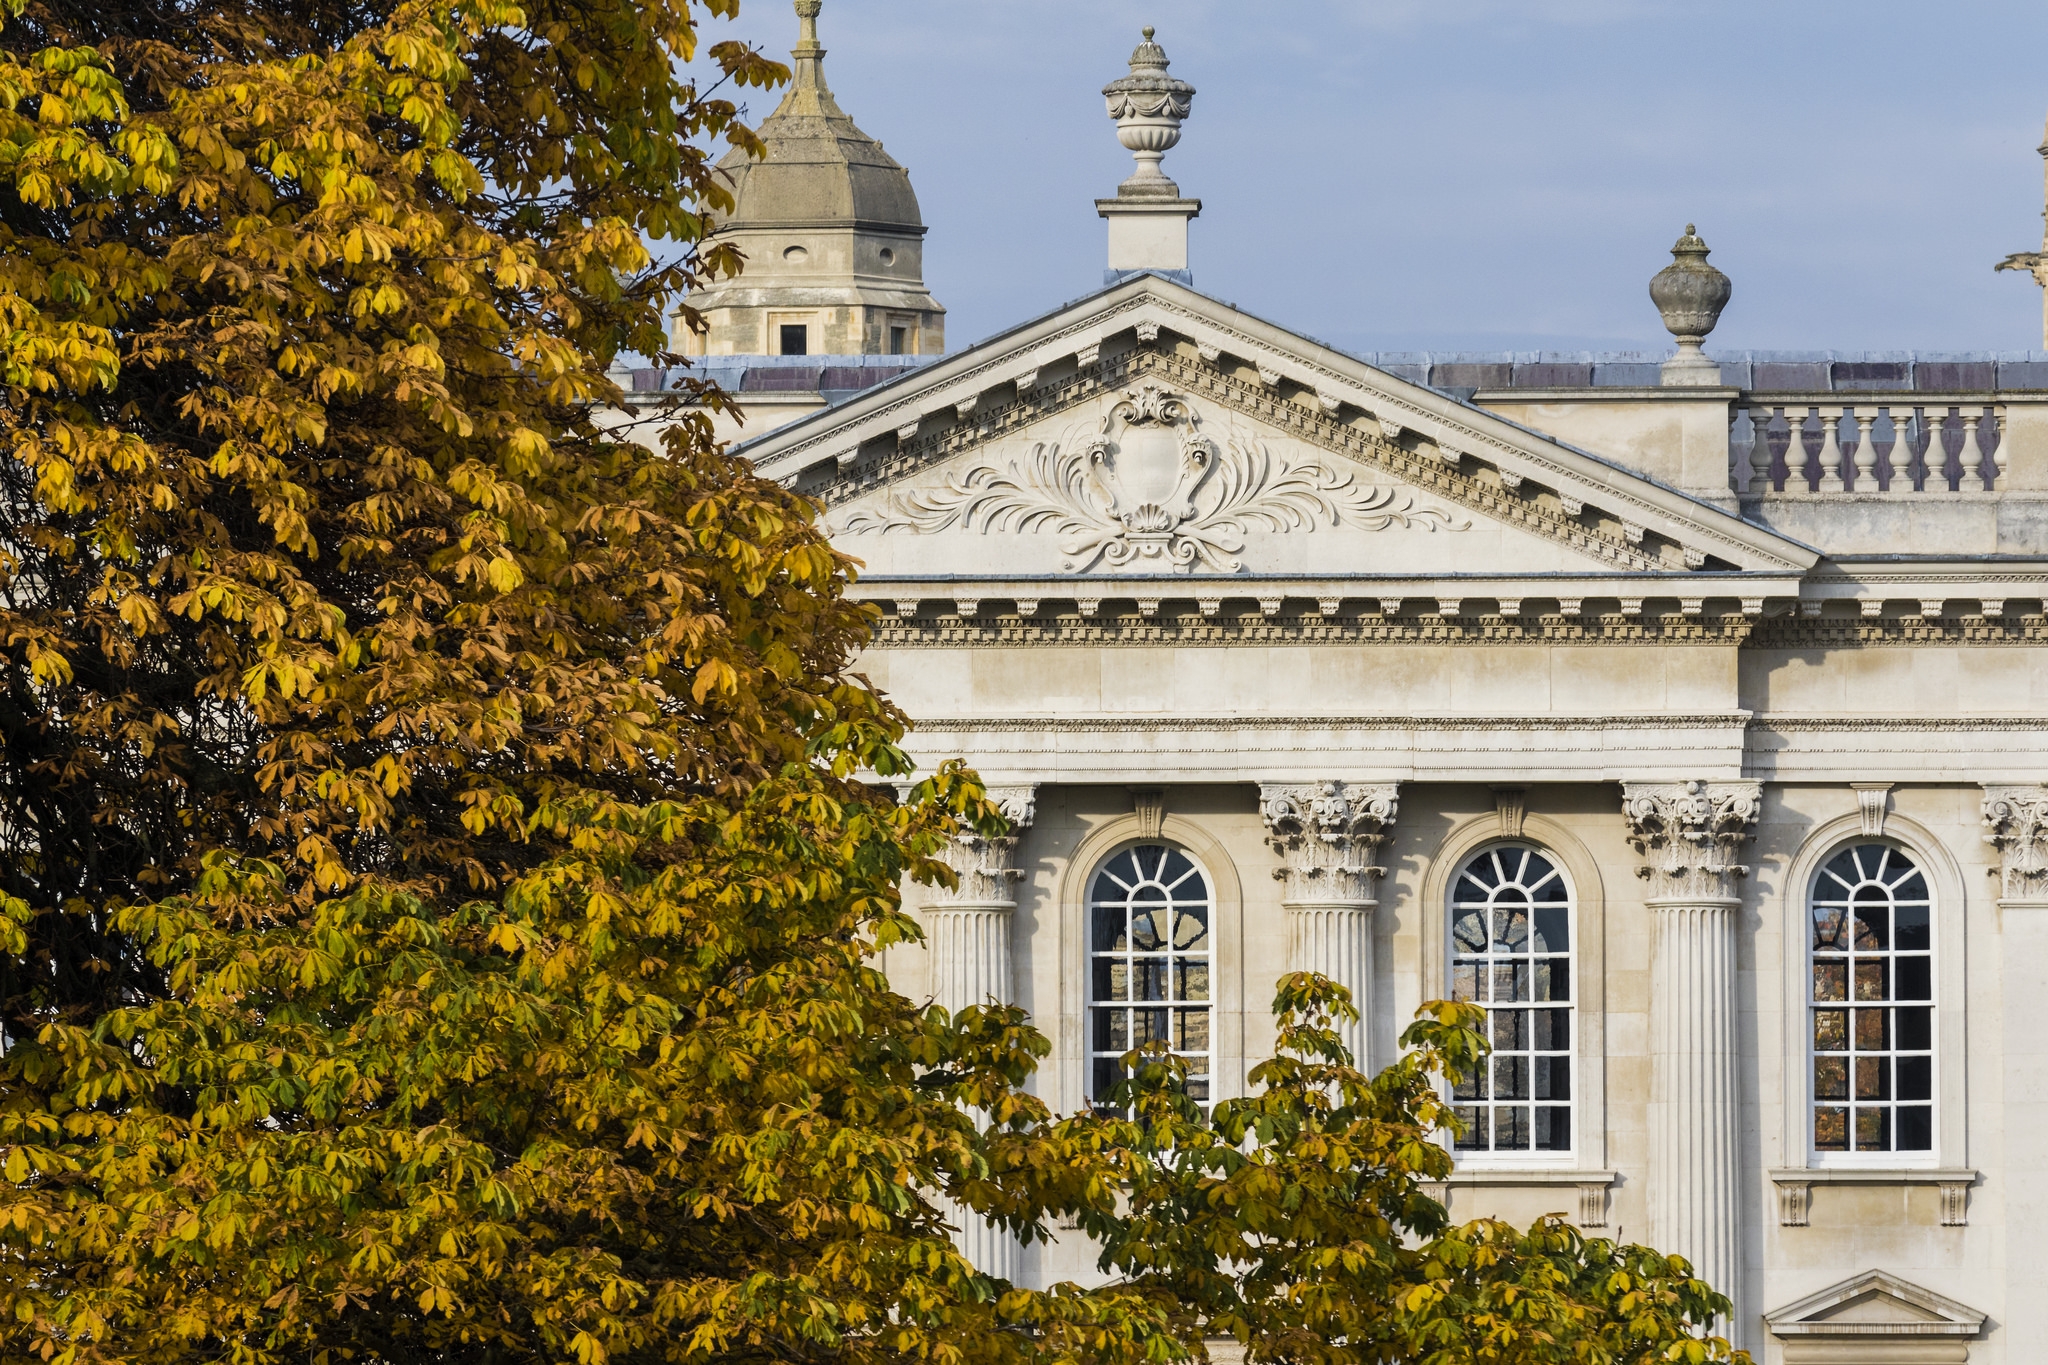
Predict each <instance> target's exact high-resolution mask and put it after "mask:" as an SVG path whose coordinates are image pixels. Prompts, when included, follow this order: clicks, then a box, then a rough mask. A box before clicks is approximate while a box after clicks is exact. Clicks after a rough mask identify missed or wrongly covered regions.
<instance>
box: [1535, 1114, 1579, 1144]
mask: <svg viewBox="0 0 2048 1365" xmlns="http://www.w3.org/2000/svg"><path fill="white" fill-rule="evenodd" d="M1536 1145H1537V1146H1538V1147H1539V1148H1541V1149H1542V1150H1544V1151H1546V1152H1568V1151H1570V1150H1571V1147H1572V1111H1571V1106H1570V1105H1564V1104H1541V1105H1538V1106H1536Z"/></svg>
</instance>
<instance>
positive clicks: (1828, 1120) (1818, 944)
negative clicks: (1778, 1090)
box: [1808, 843, 1934, 1153]
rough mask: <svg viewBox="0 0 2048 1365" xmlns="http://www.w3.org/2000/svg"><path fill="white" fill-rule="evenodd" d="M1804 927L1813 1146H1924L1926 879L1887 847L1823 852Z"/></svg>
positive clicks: (1928, 1125) (1927, 1106) (1929, 942)
mask: <svg viewBox="0 0 2048 1365" xmlns="http://www.w3.org/2000/svg"><path fill="white" fill-rule="evenodd" d="M1808 906H1809V913H1808V920H1809V923H1810V924H1811V926H1812V930H1813V937H1812V955H1813V960H1812V963H1811V966H1812V985H1811V987H1810V995H1809V1001H1810V1006H1811V1013H1812V1016H1813V1019H1812V1023H1813V1035H1812V1036H1813V1150H1814V1151H1815V1152H1816V1153H1830V1152H1928V1151H1932V1150H1933V1147H1934V938H1933V932H1932V931H1933V922H1932V912H1933V903H1932V901H1931V900H1930V898H1929V896H1928V894H1927V879H1926V877H1925V876H1923V875H1922V874H1921V871H1920V869H1919V868H1918V867H1917V866H1915V865H1914V862H1913V860H1912V858H1910V857H1908V856H1907V855H1906V854H1905V853H1903V852H1902V851H1900V850H1899V849H1897V848H1894V847H1892V846H1891V845H1890V844H1878V843H1868V844H1856V845H1853V846H1852V847H1849V848H1845V849H1843V850H1842V851H1841V852H1840V853H1837V854H1836V855H1835V856H1834V857H1832V858H1830V859H1829V860H1828V861H1827V864H1826V865H1825V866H1824V867H1822V868H1821V870H1820V875H1819V876H1817V877H1816V878H1815V879H1814V886H1813V895H1812V897H1811V898H1810V900H1809V902H1808Z"/></svg>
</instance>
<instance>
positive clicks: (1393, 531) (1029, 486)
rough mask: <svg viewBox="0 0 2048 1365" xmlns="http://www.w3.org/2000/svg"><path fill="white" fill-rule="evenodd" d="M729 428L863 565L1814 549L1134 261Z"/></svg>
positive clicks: (1702, 585) (1111, 567) (965, 568)
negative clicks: (988, 328)
mask: <svg viewBox="0 0 2048 1365" xmlns="http://www.w3.org/2000/svg"><path fill="white" fill-rule="evenodd" d="M743 449H744V452H745V453H746V454H747V455H749V456H751V457H752V458H753V459H754V460H755V462H756V463H757V465H759V467H760V468H761V469H762V471H763V472H764V473H766V474H768V475H769V476H771V477H774V478H777V479H780V480H782V481H783V482H785V483H788V484H791V485H793V486H795V487H798V488H799V489H801V490H803V491H805V492H807V493H810V494H811V495H813V496H815V497H817V498H819V499H820V500H821V501H822V502H823V503H824V504H825V507H826V519H827V524H828V526H829V527H830V528H831V531H832V533H833V536H834V539H835V542H837V543H840V544H841V545H842V548H845V549H846V550H847V551H848V552H849V553H852V554H854V555H856V556H858V557H860V558H861V559H863V560H864V561H866V562H867V563H868V565H869V575H870V576H871V577H876V576H879V577H884V578H894V577H904V578H913V577H914V578H930V577H946V576H962V575H967V576H974V577H977V578H1002V577H1017V578H1045V579H1059V578H1061V577H1076V578H1081V577H1114V576H1117V575H1132V574H1137V575H1144V574H1162V573H1163V574H1185V575H1189V576H1191V577H1194V578H1198V579H1199V578H1209V577H1215V578H1230V577H1270V578H1282V577H1289V576H1296V577H1298V576H1304V575H1309V576H1319V577H1323V578H1352V577H1356V578H1388V577H1400V576H1406V577H1410V578H1414V579H1418V580H1419V579H1445V578H1451V577H1455V576H1458V575H1482V576H1492V577H1501V576H1529V577H1542V576H1558V575H1564V576H1576V577H1580V578H1583V577H1585V576H1587V575H1597V576H1602V577H1622V578H1627V577H1636V576H1640V577H1642V578H1644V579H1653V580H1657V581H1658V582H1660V583H1674V582H1675V583H1677V586H1676V587H1665V588H1661V589H1660V591H1664V592H1670V593H1672V594H1673V595H1690V594H1692V593H1694V592H1700V593H1716V594H1725V595H1727V596H1745V597H1746V596H1748V595H1749V594H1750V592H1751V591H1752V589H1751V588H1748V587H1738V586H1733V585H1732V584H1731V585H1729V586H1714V585H1713V583H1712V580H1722V581H1724V582H1727V581H1729V580H1732V579H1739V578H1742V577H1748V576H1757V577H1759V578H1773V579H1783V578H1784V577H1786V576H1787V575H1791V576H1796V575H1797V574H1799V573H1800V572H1803V571H1804V570H1805V569H1807V568H1808V567H1810V566H1811V565H1812V564H1813V562H1814V560H1815V558H1816V556H1815V555H1814V553H1813V552H1812V551H1810V550H1808V549H1806V548H1805V547H1803V546H1800V545H1798V544H1797V543H1796V542H1793V541H1789V540H1786V539H1784V538H1783V537H1780V536H1777V535H1775V534H1773V533H1771V532H1769V531H1766V530H1763V529H1762V528H1759V527H1756V526H1752V525H1750V524H1749V523H1747V522H1744V521H1743V520H1741V519H1740V518H1739V517H1735V516H1732V515H1730V514H1728V513H1726V512H1723V511H1721V510H1720V509H1718V508H1715V507H1712V506H1710V505H1708V504H1705V503H1702V502H1700V501H1698V500H1697V499H1694V498H1691V497H1688V496H1687V495H1685V494H1683V493H1680V492H1678V491H1676V490H1674V489H1670V488H1667V487H1665V486H1663V485H1661V484H1659V483H1657V482H1656V481H1654V480H1651V479H1647V478H1644V477H1642V476H1640V475H1638V474H1635V473H1632V472H1630V471H1628V470H1625V469H1622V468H1620V467H1619V466H1616V465H1614V464H1612V463H1610V462H1608V461H1605V460H1602V459H1600V458H1598V457H1596V456H1593V455H1590V454H1588V453H1586V452H1583V451H1579V450H1576V449H1574V448H1572V447H1570V446H1566V445H1562V444H1560V443H1558V442H1556V441H1554V440H1552V439H1550V438H1549V437H1546V436H1543V435H1541V434H1539V433H1536V432H1532V431H1529V430H1527V429H1526V428H1523V427H1520V426H1517V425H1515V424H1514V423H1512V422H1508V421H1505V420H1503V419H1501V418H1498V417H1495V416H1493V415H1492V414H1489V413H1486V412H1484V411H1481V410H1480V409H1478V408H1475V407H1473V406H1471V405H1469V404H1465V403H1460V402H1458V401H1457V400H1456V399H1453V398H1451V397H1449V396H1447V395H1445V394H1442V393H1439V392H1437V391H1435V390H1432V389H1428V388H1425V387H1423V386H1420V385H1417V384H1414V383H1412V382H1410V381H1407V380H1404V379H1401V378H1400V377H1398V376H1395V375H1392V374H1389V373H1387V372H1385V371H1382V370H1377V369H1374V368H1373V367H1372V366H1369V365H1366V364H1364V363H1363V362H1361V361H1357V360H1355V359H1352V358H1351V357H1348V356H1345V355H1343V354H1341V353H1339V352H1336V351H1332V350H1330V349H1329V348H1327V347H1324V346H1321V345H1320V344H1318V343H1316V342H1313V341H1310V340H1308V339H1306V338H1303V337H1299V336H1296V335H1294V334H1292V333H1289V332H1286V331H1285V330H1284V329H1281V328H1278V327H1274V326H1272V325H1270V324H1267V323H1263V322H1259V321H1258V320H1256V319H1253V318H1250V317H1248V316H1247V315H1245V314H1243V313H1241V312H1239V311H1238V310H1236V309H1233V308H1231V307H1229V306H1228V305H1226V304H1222V303H1219V302H1217V301H1215V300H1213V299H1210V298H1207V297H1206V296H1204V295H1201V294H1198V293H1195V292H1194V291H1193V290H1190V289H1187V288H1184V287H1182V286H1180V285H1177V284H1174V283H1173V282H1171V281H1167V280H1161V279H1157V278H1153V277H1142V278H1140V279H1137V280H1133V281H1130V282H1128V283H1126V284H1123V285H1120V286H1118V287H1116V288H1114V289H1111V290H1107V291H1105V292H1104V293H1102V294H1099V295H1096V296H1095V297H1093V298H1090V299H1085V300H1082V301H1081V302H1079V303H1076V304H1072V305H1069V306H1068V307H1066V308H1064V309H1062V310H1060V311H1059V312H1058V313H1055V314H1053V315H1051V316H1049V317H1046V318H1043V319H1040V320H1038V321H1037V322H1035V323H1031V324H1028V325H1026V326H1024V327H1021V328H1018V329H1015V330H1013V331H1012V332H1009V333H1005V334H1003V335H1001V336H998V337H995V338H992V339H991V340H989V341H987V342H983V343H982V344H980V345H978V346H976V347H973V348H972V349H970V350H967V351H964V352H962V353H960V354H958V355H956V356H951V357H948V358H947V359H945V360H943V361H940V362H937V363H935V364H933V365H931V366H928V367H925V368H923V369H921V370H919V371H918V372H916V373H915V374H914V375H911V376H909V377H906V378H904V379H902V380H898V381H896V382H895V383H892V384H889V385H886V386H884V387H882V388H880V389H877V390H874V391H871V392H870V393H868V394H866V395H863V396H862V397H861V398H859V399H856V400H854V401H853V402H850V403H846V404H843V405H840V406H838V407H835V408H832V409H829V410H827V411H825V412H821V413H817V414H814V415H813V416H811V417H808V418H805V419H802V420H799V421H797V422H794V423H791V424H790V425H789V426H787V427H784V428H781V429H779V430H777V431H775V432H772V433H770V434H769V435H767V436H765V437H762V438H761V439H759V440H756V441H754V442H751V443H749V444H748V445H747V446H746V447H744V448H743ZM1686 579H1692V580H1696V581H1697V587H1687V586H1685V585H1684V583H1683V582H1679V580H1686Z"/></svg>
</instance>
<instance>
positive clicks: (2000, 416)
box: [1991, 408, 2011, 488]
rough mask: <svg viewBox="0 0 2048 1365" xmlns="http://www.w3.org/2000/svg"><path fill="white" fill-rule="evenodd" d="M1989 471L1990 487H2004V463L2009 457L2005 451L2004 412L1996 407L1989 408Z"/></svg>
mask: <svg viewBox="0 0 2048 1365" xmlns="http://www.w3.org/2000/svg"><path fill="white" fill-rule="evenodd" d="M1991 421H1992V428H1991V430H1992V436H1991V473H1992V478H1993V481H1992V485H1991V486H1992V487H1993V488H2003V487H2005V464H2006V461H2007V460H2008V459H2010V458H2011V457H2010V456H2009V455H2007V454H2006V451H2005V414H2004V413H2003V412H2001V411H1999V410H1998V409H1997V408H1992V409H1991Z"/></svg>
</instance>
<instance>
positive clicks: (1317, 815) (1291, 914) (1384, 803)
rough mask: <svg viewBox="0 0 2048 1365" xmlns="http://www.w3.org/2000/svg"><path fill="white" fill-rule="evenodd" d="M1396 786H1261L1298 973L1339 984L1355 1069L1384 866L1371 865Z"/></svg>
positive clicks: (1363, 1060) (1364, 1053)
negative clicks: (1350, 1008) (1345, 998)
mask: <svg viewBox="0 0 2048 1365" xmlns="http://www.w3.org/2000/svg"><path fill="white" fill-rule="evenodd" d="M1398 804H1399V792H1398V788H1397V787H1396V786H1395V785H1394V784H1392V783H1383V784H1377V785H1368V784H1352V783H1346V782H1312V783H1299V784H1288V783H1265V784H1262V785H1261V786H1260V788H1259V808H1260V812H1261V814H1262V815H1263V816H1264V817H1265V821H1266V830H1267V838H1266V842H1267V843H1268V844H1270V845H1271V846H1272V848H1273V851H1274V852H1275V853H1278V854H1279V855H1280V858H1281V865H1280V866H1279V867H1276V868H1274V869H1273V876H1274V877H1275V878H1276V879H1278V880H1279V881H1281V882H1282V883H1284V888H1283V890H1282V892H1281V897H1280V899H1281V904H1283V905H1284V906H1286V908H1287V920H1288V929H1287V932H1288V940H1289V950H1290V954H1291V961H1292V964H1293V966H1294V968H1295V970H1297V971H1305V972H1317V973H1320V974H1321V975H1323V976H1327V977H1329V978H1330V979H1331V980H1332V981H1336V982H1338V983H1339V984H1341V985H1343V986H1344V987H1346V988H1347V989H1349V990H1350V992H1351V998H1352V1001H1353V1003H1354V1004H1356V1005H1357V1006H1358V1016H1359V1017H1358V1021H1357V1022H1356V1023H1354V1024H1351V1025H1348V1026H1346V1027H1345V1028H1344V1029H1342V1030H1341V1032H1342V1033H1343V1035H1344V1042H1345V1045H1346V1046H1347V1047H1349V1048H1350V1049H1351V1056H1352V1060H1353V1062H1354V1063H1355V1064H1356V1065H1357V1066H1358V1068H1359V1069H1360V1070H1369V1069H1370V1049H1369V1048H1368V1046H1367V1040H1368V1038H1369V1037H1370V1027H1369V1026H1370V1024H1371V1020H1372V977H1373V941H1372V934H1373V922H1372V921H1373V911H1374V910H1375V909H1377V908H1378V906H1379V884H1380V877H1381V875H1382V874H1383V872H1384V871H1385V869H1384V868H1381V867H1378V866H1376V865H1375V859H1376V856H1377V855H1378V853H1379V849H1380V845H1381V844H1382V843H1384V842H1385V841H1386V837H1387V830H1388V828H1389V827H1390V826H1391V825H1392V824H1393V823H1394V814H1395V811H1396V809H1397V808H1398Z"/></svg>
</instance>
